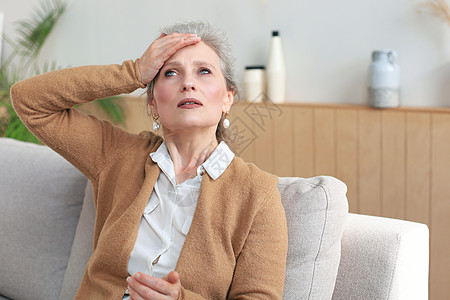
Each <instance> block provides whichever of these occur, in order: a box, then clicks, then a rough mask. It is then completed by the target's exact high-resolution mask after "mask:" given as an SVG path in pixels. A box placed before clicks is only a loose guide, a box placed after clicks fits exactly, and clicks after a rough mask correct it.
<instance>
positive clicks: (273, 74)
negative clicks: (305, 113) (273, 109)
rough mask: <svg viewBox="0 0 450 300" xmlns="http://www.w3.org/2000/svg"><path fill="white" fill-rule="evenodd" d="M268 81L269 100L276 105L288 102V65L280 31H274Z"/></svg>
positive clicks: (267, 69)
mask: <svg viewBox="0 0 450 300" xmlns="http://www.w3.org/2000/svg"><path fill="white" fill-rule="evenodd" d="M266 81H267V97H268V100H269V101H272V102H274V103H282V102H284V101H285V100H286V65H285V62H284V54H283V46H282V44H281V38H280V35H279V32H278V31H272V38H271V41H270V51H269V59H268V61H267V66H266Z"/></svg>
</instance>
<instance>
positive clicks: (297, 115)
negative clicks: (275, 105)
mask: <svg viewBox="0 0 450 300" xmlns="http://www.w3.org/2000/svg"><path fill="white" fill-rule="evenodd" d="M293 112H294V120H293V121H294V122H293V123H294V125H293V126H294V149H295V150H294V157H293V165H294V170H295V173H294V174H295V176H299V177H312V176H314V138H313V137H314V128H313V109H312V108H302V107H295V108H293Z"/></svg>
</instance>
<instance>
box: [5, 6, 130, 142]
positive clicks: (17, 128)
mask: <svg viewBox="0 0 450 300" xmlns="http://www.w3.org/2000/svg"><path fill="white" fill-rule="evenodd" d="M65 9H66V4H65V3H63V2H62V1H61V0H43V1H41V3H40V7H38V9H36V10H35V13H34V15H33V16H32V17H31V18H30V19H29V20H23V21H19V22H18V27H17V33H18V38H17V40H14V41H13V40H11V39H9V38H8V37H7V36H5V37H4V40H5V42H6V43H7V44H8V45H10V46H11V48H12V49H13V51H12V52H11V54H10V55H9V56H8V57H7V58H6V59H5V61H4V63H3V64H2V66H1V68H0V136H3V137H9V138H14V139H17V140H22V141H27V142H34V143H40V142H39V140H38V139H37V138H36V137H35V136H34V135H33V134H32V133H31V132H30V131H29V130H28V129H27V128H26V127H25V125H23V123H22V122H21V120H20V119H19V117H18V116H17V114H16V112H15V111H14V109H13V107H12V104H11V97H10V89H11V86H12V85H13V84H14V83H15V82H17V81H19V80H22V79H25V78H27V77H30V76H34V75H37V74H40V73H44V72H48V71H52V70H55V69H57V65H56V63H55V62H52V63H48V62H46V63H44V64H43V65H39V63H38V57H39V53H40V51H41V49H42V46H43V45H44V43H45V41H46V40H47V37H48V36H49V34H50V32H51V31H52V29H53V28H54V26H55V25H56V23H57V21H58V19H59V18H60V17H61V15H62V14H63V13H64V11H65ZM110 100H111V99H99V100H97V101H96V102H97V104H98V105H99V106H100V107H101V109H102V110H103V111H105V112H106V114H107V115H108V117H109V118H110V120H111V121H113V122H114V123H121V124H122V125H124V117H123V110H122V108H121V107H120V106H119V105H118V104H117V103H115V102H114V101H110Z"/></svg>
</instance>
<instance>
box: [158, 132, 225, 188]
mask: <svg viewBox="0 0 450 300" xmlns="http://www.w3.org/2000/svg"><path fill="white" fill-rule="evenodd" d="M164 140H165V142H166V146H167V149H168V150H169V154H170V157H171V158H172V162H173V165H174V168H175V178H176V181H177V184H178V183H182V182H184V181H186V180H187V179H190V178H194V177H195V176H197V168H198V166H200V165H201V164H202V163H204V162H205V161H206V160H207V159H208V157H209V156H210V155H211V153H212V152H213V151H214V149H216V147H217V145H218V143H217V139H216V136H215V131H214V132H213V134H211V132H210V131H206V132H195V133H186V132H183V133H179V134H170V133H169V134H166V132H164Z"/></svg>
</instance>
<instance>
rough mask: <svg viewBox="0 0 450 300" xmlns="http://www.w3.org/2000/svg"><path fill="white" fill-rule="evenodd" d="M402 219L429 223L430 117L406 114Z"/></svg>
mask: <svg viewBox="0 0 450 300" xmlns="http://www.w3.org/2000/svg"><path fill="white" fill-rule="evenodd" d="M405 154H406V181H405V192H406V195H405V199H406V215H405V219H407V220H410V221H414V222H419V223H425V224H428V225H429V226H430V225H431V223H430V206H431V194H430V187H431V156H430V155H431V115H430V113H420V112H408V113H407V114H406V152H405Z"/></svg>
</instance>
